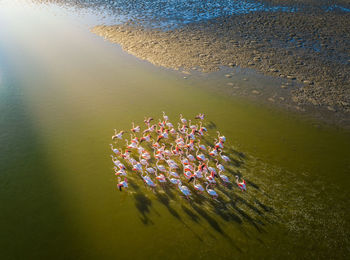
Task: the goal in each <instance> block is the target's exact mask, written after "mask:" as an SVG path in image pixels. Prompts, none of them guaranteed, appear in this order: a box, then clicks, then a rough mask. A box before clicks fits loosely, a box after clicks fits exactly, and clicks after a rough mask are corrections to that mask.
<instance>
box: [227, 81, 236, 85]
mask: <svg viewBox="0 0 350 260" xmlns="http://www.w3.org/2000/svg"><path fill="white" fill-rule="evenodd" d="M227 85H228V86H234V85H235V84H233V83H232V82H229V83H227Z"/></svg>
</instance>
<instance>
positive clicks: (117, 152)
mask: <svg viewBox="0 0 350 260" xmlns="http://www.w3.org/2000/svg"><path fill="white" fill-rule="evenodd" d="M109 145H110V146H111V149H112V151H113V152H114V153H115V154H116V155H119V154H120V151H119V150H118V149H117V148H114V147H113V144H109Z"/></svg>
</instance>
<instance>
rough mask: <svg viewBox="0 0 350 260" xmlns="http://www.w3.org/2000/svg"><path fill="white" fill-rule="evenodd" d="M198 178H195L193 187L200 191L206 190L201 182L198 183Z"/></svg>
mask: <svg viewBox="0 0 350 260" xmlns="http://www.w3.org/2000/svg"><path fill="white" fill-rule="evenodd" d="M196 180H197V179H196V178H195V179H194V182H193V188H194V189H195V190H196V191H199V193H202V192H203V191H204V188H203V186H202V185H200V184H199V183H198V184H197V183H196Z"/></svg>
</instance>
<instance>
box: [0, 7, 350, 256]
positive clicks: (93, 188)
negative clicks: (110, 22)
mask: <svg viewBox="0 0 350 260" xmlns="http://www.w3.org/2000/svg"><path fill="white" fill-rule="evenodd" d="M0 29H1V30H0V80H1V82H0V129H1V133H0V147H1V150H0V230H1V232H0V256H1V259H44V258H59V259H62V258H67V259H70V258H74V259H76V258H81V259H89V258H93V259H102V258H107V259H108V258H109V259H116V258H118V259H119V258H120V259H126V258H134V259H135V258H136V259H140V258H146V259H158V258H165V257H166V258H169V259H175V258H177V259H178V258H181V259H189V258H203V259H208V258H218V259H221V258H230V259H232V258H259V259H260V258H281V257H287V258H310V257H318V258H328V257H329V256H332V257H334V258H342V257H344V256H346V254H348V253H349V251H350V250H349V241H348V239H349V238H348V232H349V217H348V213H349V210H348V208H349V206H350V205H349V202H348V195H349V191H348V185H349V181H350V178H349V173H350V162H349V154H350V134H349V133H346V132H343V131H341V130H337V129H333V128H329V127H326V126H320V127H319V126H316V124H314V123H313V122H305V121H303V120H302V119H300V118H298V116H296V115H292V114H287V113H285V112H281V111H277V110H274V109H272V108H270V107H264V106H263V105H258V104H252V103H250V102H248V101H245V100H242V99H239V98H231V97H226V96H224V95H220V94H215V92H213V90H212V88H206V87H205V83H204V82H201V81H200V80H194V81H186V80H184V79H183V78H182V77H180V76H179V75H178V74H176V73H172V72H169V71H166V70H162V69H159V68H155V67H153V66H151V65H149V64H147V63H145V62H142V61H139V60H137V59H135V58H133V57H131V56H129V55H127V54H125V53H123V52H122V51H121V50H120V49H119V47H118V46H115V45H112V44H110V43H108V42H104V41H103V40H102V39H100V38H99V37H97V36H95V35H93V34H91V33H90V32H89V31H88V28H87V27H86V25H84V24H82V23H81V21H80V20H79V21H78V20H76V19H74V18H73V17H66V16H65V17H64V19H63V18H62V17H60V16H54V15H52V13H50V12H46V11H45V10H44V11H43V10H41V8H34V7H33V6H32V7H20V6H15V7H14V6H11V7H9V6H7V5H3V6H1V8H0ZM163 110H164V111H167V114H168V115H169V117H170V118H171V119H173V120H175V118H176V117H177V116H178V114H179V113H183V114H184V115H185V116H186V117H191V116H193V115H194V114H195V113H197V112H199V111H200V112H204V113H206V114H207V116H208V118H209V120H211V121H212V122H214V123H215V124H216V127H217V128H218V129H220V131H221V132H223V133H224V134H225V135H226V137H228V140H229V143H230V144H231V145H232V146H234V148H235V151H236V152H232V156H233V157H234V158H235V159H236V165H235V166H234V167H233V168H234V169H235V170H239V171H240V172H241V173H242V174H243V176H245V177H246V179H247V180H249V184H250V185H249V186H248V188H249V192H248V193H246V194H241V193H239V192H238V191H237V190H235V191H234V192H233V193H230V194H228V195H229V196H230V197H231V200H229V201H231V202H229V203H226V204H223V203H218V204H215V203H214V204H212V203H211V202H210V201H205V202H203V204H199V203H197V202H192V203H189V202H187V201H185V200H183V199H181V198H179V194H177V193H176V192H174V191H171V192H170V193H164V192H159V193H152V192H150V191H149V190H147V189H146V188H145V187H143V185H140V183H136V185H138V187H136V188H134V189H133V193H131V192H130V193H129V194H128V193H120V192H119V191H117V190H116V187H115V185H116V179H115V176H114V175H113V171H112V164H111V161H110V158H109V154H110V150H109V146H108V144H109V143H110V136H111V135H112V132H113V129H114V128H117V129H129V128H130V127H131V124H130V123H131V121H135V122H138V123H142V121H143V117H144V116H145V115H149V116H153V117H155V118H157V117H159V116H160V112H161V111H163ZM237 151H238V152H237ZM222 195H224V194H222Z"/></svg>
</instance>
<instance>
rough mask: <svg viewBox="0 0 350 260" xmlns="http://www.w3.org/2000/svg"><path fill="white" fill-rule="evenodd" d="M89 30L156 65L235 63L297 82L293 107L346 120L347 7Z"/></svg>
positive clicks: (349, 84) (349, 95)
mask: <svg viewBox="0 0 350 260" xmlns="http://www.w3.org/2000/svg"><path fill="white" fill-rule="evenodd" d="M92 32H94V33H96V34H98V35H100V36H102V37H104V38H105V39H107V40H109V41H111V42H114V43H117V44H120V45H121V46H122V48H123V49H124V50H125V51H127V52H129V53H131V54H133V55H135V56H136V57H138V58H140V59H144V60H147V61H149V62H151V63H153V64H155V65H158V66H163V67H167V68H172V69H176V70H177V69H184V70H191V69H197V70H200V71H204V72H211V71H217V70H219V69H220V68H221V67H222V66H230V67H234V66H239V67H243V68H253V69H255V70H257V71H259V72H263V73H264V74H267V75H272V76H275V77H280V78H284V79H288V80H290V81H294V82H297V83H300V84H302V87H290V88H289V90H290V91H289V92H288V95H287V96H286V97H285V99H286V100H290V101H291V102H292V103H294V106H293V107H296V108H298V109H299V110H302V111H305V110H307V111H318V112H319V113H318V115H319V117H320V115H321V117H324V118H323V119H324V120H326V121H332V123H336V124H338V125H342V126H349V125H350V120H349V115H350V51H349V50H350V14H349V13H344V12H340V11H337V12H335V11H334V12H323V11H320V10H318V11H315V12H312V13H310V12H309V11H305V12H297V13H285V12H255V13H250V14H245V15H234V16H231V17H225V18H218V19H213V20H210V21H206V22H201V23H194V24H189V25H187V26H185V27H183V28H180V29H174V30H168V31H164V30H157V29H145V28H144V27H140V26H137V25H135V24H133V23H126V24H123V25H115V26H104V25H102V26H96V27H94V28H92ZM294 85H297V84H294ZM281 87H282V88H283V87H287V86H281ZM286 106H288V107H291V106H290V104H288V103H287V102H286ZM311 113H312V112H311ZM327 119H329V120H327ZM334 119H336V120H334ZM335 121H336V122H335Z"/></svg>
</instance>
